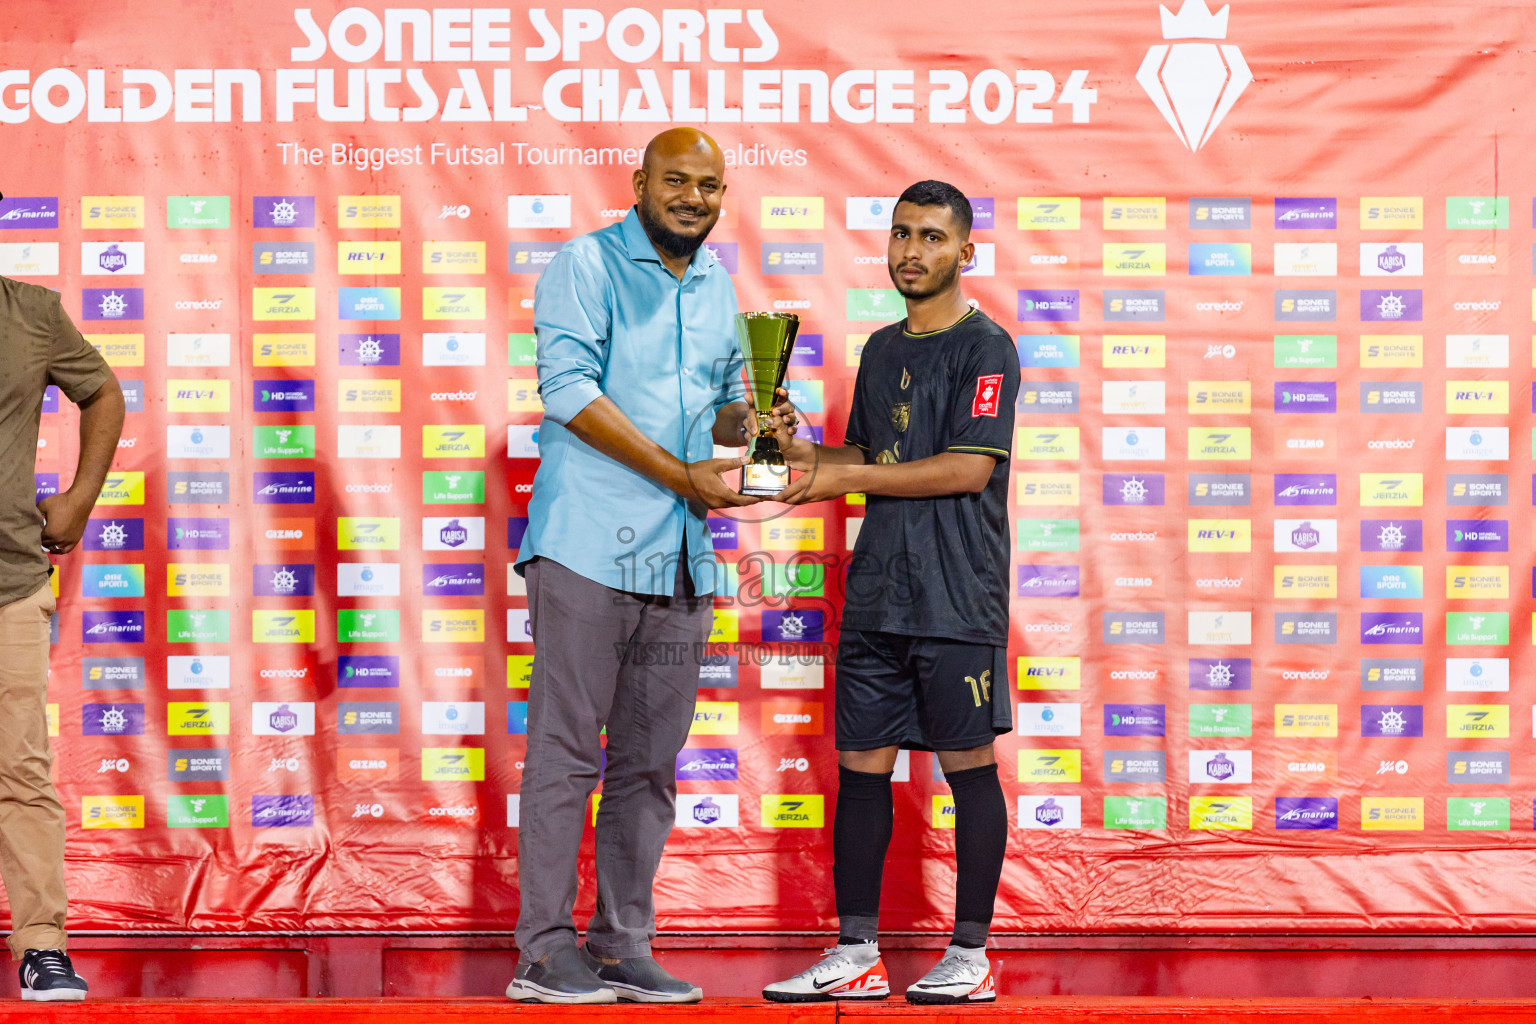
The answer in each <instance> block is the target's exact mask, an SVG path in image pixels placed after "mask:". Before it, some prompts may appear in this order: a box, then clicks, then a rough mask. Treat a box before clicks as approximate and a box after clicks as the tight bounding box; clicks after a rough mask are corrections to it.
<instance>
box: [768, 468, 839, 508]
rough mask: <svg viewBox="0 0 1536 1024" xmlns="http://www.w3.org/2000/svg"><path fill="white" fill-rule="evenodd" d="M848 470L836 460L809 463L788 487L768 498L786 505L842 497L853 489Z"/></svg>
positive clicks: (810, 503) (811, 502)
mask: <svg viewBox="0 0 1536 1024" xmlns="http://www.w3.org/2000/svg"><path fill="white" fill-rule="evenodd" d="M794 468H796V469H798V468H799V467H798V466H796V467H794ZM846 470H847V467H845V466H840V465H838V464H837V463H835V462H827V461H825V460H821V461H817V462H815V463H814V464H811V465H807V466H806V467H805V471H804V472H803V473H801V474H800V475H799V476H797V477H795V478H794V479H793V480H792V481H791V482H790V484H789V486H788V487H786V488H784V489H783V490H782V491H780V492H779V493H778V494H775V495H774V496H773V497H771V498H769V499H767V500H768V501H777V502H781V503H783V504H785V505H814V504H815V503H816V502H818V501H831V500H832V499H833V498H841V497H842V496H843V495H845V494H847V493H848V492H849V491H850V490H851V489H852V488H851V487H850V486H849V485H848V483H847V479H846V478H847V472H846Z"/></svg>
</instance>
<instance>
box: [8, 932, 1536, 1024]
mask: <svg viewBox="0 0 1536 1024" xmlns="http://www.w3.org/2000/svg"><path fill="white" fill-rule="evenodd" d="M825 941H826V939H825V938H824V937H821V936H815V937H811V936H766V935H736V936H720V935H709V936H702V935H693V936H679V935H664V936H662V937H661V938H660V940H659V941H658V956H659V958H660V959H661V960H662V962H663V963H664V964H666V966H667V967H669V968H670V969H671V970H672V971H673V972H674V973H676V974H678V975H679V976H681V977H685V978H690V979H693V980H695V981H697V982H699V983H700V984H702V985H703V986H704V990H705V992H706V993H707V994H709V995H710V996H714V997H720V998H726V999H738V1000H740V999H747V998H755V997H757V996H758V994H759V993H760V992H761V991H762V988H763V985H765V984H766V983H768V982H770V981H773V980H776V979H778V978H783V977H787V976H789V975H791V974H794V973H795V972H797V971H799V970H802V969H803V968H805V967H806V966H807V965H808V964H810V963H812V962H813V961H814V960H815V958H816V957H817V956H818V955H819V954H820V951H821V948H822V944H823V942H825ZM943 942H944V939H943V937H942V936H926V935H925V936H892V937H888V938H886V939H884V940H882V944H881V946H882V950H883V953H884V956H885V961H886V966H887V967H888V968H889V969H890V971H891V976H892V978H891V980H892V984H893V987H898V988H899V987H904V986H905V985H907V984H908V983H910V982H911V981H913V980H915V979H916V978H918V977H920V976H921V975H922V974H923V972H924V971H926V970H927V969H928V968H929V967H930V966H932V964H933V963H934V961H935V960H936V959H937V957H938V956H939V952H940V950H941V949H942V947H943ZM994 947H995V948H993V949H992V950H991V951H990V956H991V958H992V960H993V963H994V970H995V972H996V976H997V980H998V987H999V990H1000V991H1001V992H1003V993H1004V994H1005V995H1009V996H1015V997H1020V998H1025V999H1042V998H1048V997H1059V996H1065V997H1074V998H1079V999H1087V1000H1104V999H1124V998H1142V997H1168V998H1189V999H1196V1000H1211V999H1249V1000H1260V1001H1263V1000H1275V999H1297V998H1299V999H1316V998H1325V999H1358V998H1372V999H1376V1000H1392V999H1430V1000H1452V1001H1458V1002H1470V1001H1475V1000H1483V999H1528V998H1536V938H1533V937H1531V936H1494V935H1462V936H1422V937H1393V936H1353V937H1351V936H1333V937H1329V936H1303V935H1295V936H1269V937H1265V936H1219V935H1216V936H998V937H996V939H995V942H994ZM70 952H71V954H72V956H73V957H74V960H75V963H76V965H77V967H78V968H79V970H80V972H81V974H83V975H84V976H85V977H86V978H87V979H88V980H89V981H90V983H91V986H92V992H93V993H94V994H95V995H96V996H98V997H101V998H124V997H137V998H149V999H240V998H252V997H262V998H278V999H287V1000H303V999H309V998H314V997H339V998H349V999H370V998H377V997H380V996H386V997H399V998H402V999H429V1000H440V999H462V998H465V997H477V996H482V997H499V996H501V995H502V993H503V992H504V991H505V989H506V986H507V982H508V981H509V980H510V979H511V976H512V970H513V965H514V962H515V960H516V957H517V951H516V950H515V949H514V948H512V940H511V938H510V936H497V935H423V934H415V935H329V936H327V935H287V936H274V935H233V934H231V935H199V936H185V935H182V936H170V935H159V936H157V935H153V934H143V935H133V936H104V935H102V936H98V935H90V936H84V935H77V936H73V937H72V938H71V949H70ZM9 977H10V979H12V980H10V981H6V980H4V979H3V978H0V998H3V997H5V996H7V995H13V994H14V993H15V992H16V987H15V986H16V982H15V980H14V979H15V973H14V971H13V972H11V974H10V975H9ZM97 1005H105V1004H97ZM466 1005H467V1004H466ZM1533 1024H1536V1022H1533Z"/></svg>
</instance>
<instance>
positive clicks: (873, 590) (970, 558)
mask: <svg viewBox="0 0 1536 1024" xmlns="http://www.w3.org/2000/svg"><path fill="white" fill-rule="evenodd" d="M905 328H906V321H905V320H903V321H902V322H901V323H898V324H891V325H889V326H887V327H882V328H881V329H880V330H878V331H876V332H875V333H874V334H871V335H870V336H869V340H868V341H867V342H866V343H865V345H864V354H863V357H862V358H861V359H860V360H859V374H858V378H857V380H856V381H855V383H854V389H853V401H852V408H851V409H850V411H849V414H848V429H847V432H846V438H847V440H846V443H847V444H851V445H857V446H858V447H859V448H862V449H864V451H866V452H867V453H868V454H869V456H870V458H872V459H873V460H874V461H875V462H879V463H896V462H915V461H917V460H918V459H925V458H928V457H929V456H931V455H938V454H940V453H942V452H967V453H972V454H979V455H989V456H992V457H994V458H995V459H996V460H997V464H996V466H994V467H993V470H992V478H991V480H989V481H988V482H987V486H986V489H985V490H983V491H982V492H980V493H979V494H952V495H946V496H944V497H940V498H884V497H877V496H875V495H870V496H869V499H868V505H867V506H866V509H865V516H864V525H863V527H862V528H861V529H860V531H859V539H858V542H857V543H856V544H855V545H854V551H853V559H852V562H851V564H850V566H849V572H848V583H847V599H846V601H845V603H844V610H843V625H844V626H845V627H847V628H850V629H859V630H873V631H877V632H884V633H900V634H904V635H907V636H931V637H947V638H950V639H954V640H966V641H970V642H972V643H982V644H994V645H997V646H1006V645H1007V643H1008V468H1009V458H1010V451H1011V445H1012V443H1013V412H1014V401H1015V400H1016V399H1017V397H1018V393H1019V356H1018V352H1017V351H1016V350H1015V348H1014V346H1013V339H1012V338H1011V337H1010V336H1009V334H1008V332H1007V331H1004V330H1003V329H1002V328H1001V327H999V326H998V325H997V324H995V323H993V322H992V320H991V319H990V318H989V317H987V315H986V314H984V313H982V312H981V311H980V310H972V311H971V312H970V313H969V314H967V315H966V316H965V317H964V318H963V319H961V320H960V321H959V322H958V323H956V324H954V325H953V326H951V327H947V328H945V329H944V330H942V331H934V332H932V333H929V334H909V333H907V331H906V330H905Z"/></svg>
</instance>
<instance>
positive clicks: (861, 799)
mask: <svg viewBox="0 0 1536 1024" xmlns="http://www.w3.org/2000/svg"><path fill="white" fill-rule="evenodd" d="M891 813H892V800H891V773H890V772H885V773H883V774H875V773H873V772H856V771H854V770H853V769H851V768H844V767H843V766H842V765H838V767H837V816H836V817H835V818H834V819H833V821H832V885H833V888H834V889H835V890H836V892H837V917H838V921H839V925H840V932H839V935H838V939H837V941H838V942H839V943H840V944H845V945H846V944H849V943H853V942H874V941H875V940H876V939H877V938H878V937H879V933H880V878H881V875H883V874H884V872H885V851H886V848H887V847H889V846H890V845H891Z"/></svg>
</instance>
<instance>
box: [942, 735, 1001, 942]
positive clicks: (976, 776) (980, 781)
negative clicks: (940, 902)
mask: <svg viewBox="0 0 1536 1024" xmlns="http://www.w3.org/2000/svg"><path fill="white" fill-rule="evenodd" d="M944 778H945V780H946V781H947V782H948V783H949V789H950V792H951V793H953V794H954V796H955V931H954V935H953V936H952V937H951V939H950V942H951V944H952V945H956V946H960V947H962V948H964V949H980V948H981V947H983V946H985V945H986V944H987V931H988V930H989V929H990V928H991V927H992V905H993V904H994V903H995V902H996V901H997V883H998V881H999V880H1000V879H1001V878H1002V876H1003V855H1004V853H1006V851H1007V849H1008V802H1007V801H1006V800H1004V799H1003V786H1002V783H1000V782H999V781H998V779H997V765H995V764H988V765H983V766H982V767H980V768H967V769H965V770H964V771H960V772H946V773H945V775H944Z"/></svg>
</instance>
